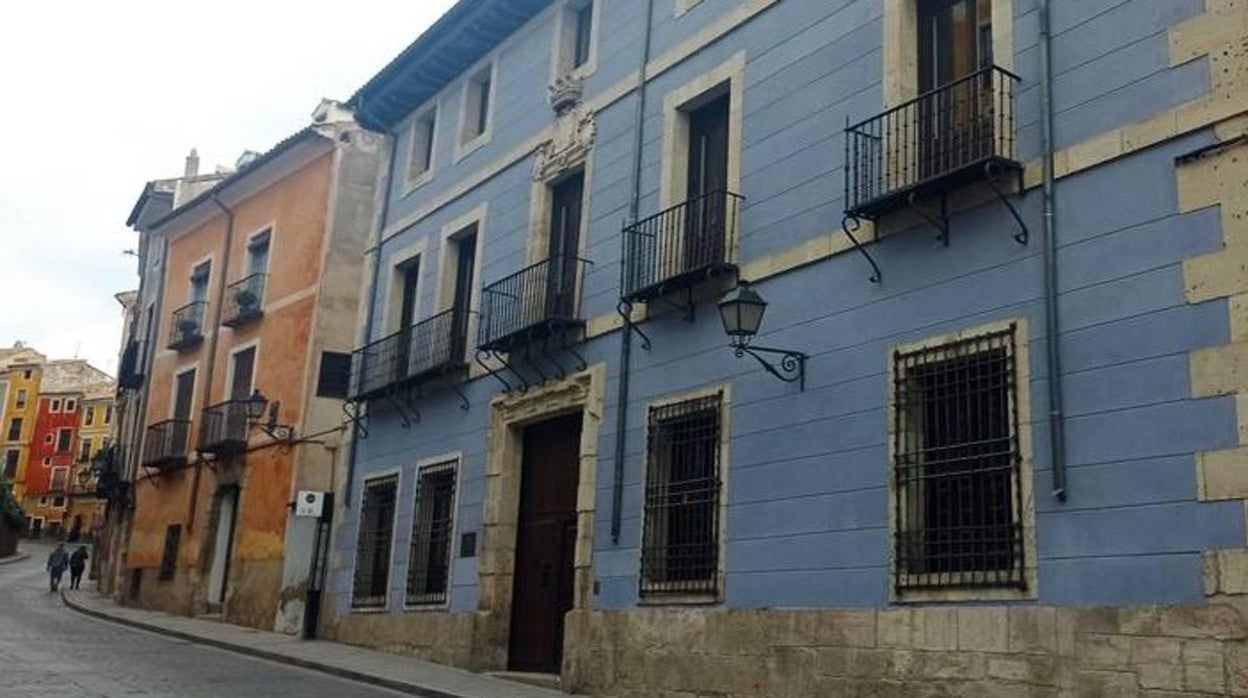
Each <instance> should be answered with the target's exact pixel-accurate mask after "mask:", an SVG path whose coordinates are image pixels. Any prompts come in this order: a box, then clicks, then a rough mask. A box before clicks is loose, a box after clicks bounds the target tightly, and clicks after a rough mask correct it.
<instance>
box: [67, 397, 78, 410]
mask: <svg viewBox="0 0 1248 698" xmlns="http://www.w3.org/2000/svg"><path fill="white" fill-rule="evenodd" d="M77 406H78V402H77V401H76V400H74V399H73V398H66V399H65V408H64V411H65V414H69V413H70V412H73V411H74V409H75V408H76V407H77Z"/></svg>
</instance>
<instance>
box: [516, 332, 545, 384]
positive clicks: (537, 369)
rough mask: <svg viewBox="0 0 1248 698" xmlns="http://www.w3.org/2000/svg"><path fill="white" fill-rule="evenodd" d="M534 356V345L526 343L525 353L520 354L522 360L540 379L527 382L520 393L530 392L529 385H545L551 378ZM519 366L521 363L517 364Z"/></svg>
mask: <svg viewBox="0 0 1248 698" xmlns="http://www.w3.org/2000/svg"><path fill="white" fill-rule="evenodd" d="M532 354H533V343H532V342H525V344H524V351H522V352H520V360H521V361H523V362H524V363H525V364H528V366H529V368H531V369H533V372H534V373H536V374H537V376H538V379H537V380H536V381H526V385H525V386H524V388H522V389H521V390H520V392H522V393H523V392H526V391H527V390H528V388H529V385H541V384H542V383H545V382H546V381H547V380H549V378H550V376H547V375H546V372H545V371H543V370H542V365H541V364H540V363H538V362H537V361H534V360H533V355H532ZM518 364H519V362H517V365H518ZM512 370H513V371H514V370H515V367H512Z"/></svg>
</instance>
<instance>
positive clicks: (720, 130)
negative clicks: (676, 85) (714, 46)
mask: <svg viewBox="0 0 1248 698" xmlns="http://www.w3.org/2000/svg"><path fill="white" fill-rule="evenodd" d="M729 105H730V100H729V96H728V95H724V96H722V97H719V98H717V99H716V100H714V101H713V102H711V103H709V104H707V105H705V106H703V107H699V108H698V109H697V110H696V111H693V112H691V113H690V114H689V180H688V182H687V188H688V191H687V193H688V202H689V209H688V211H687V213H686V215H685V265H684V271H692V270H694V269H700V268H702V267H705V266H708V265H710V264H715V263H718V262H722V261H724V248H725V244H724V243H725V241H724V232H725V225H724V224H725V215H726V213H727V206H726V203H727V196H726V192H727V189H728V110H729Z"/></svg>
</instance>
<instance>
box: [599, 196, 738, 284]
mask: <svg viewBox="0 0 1248 698" xmlns="http://www.w3.org/2000/svg"><path fill="white" fill-rule="evenodd" d="M742 201H744V198H743V197H741V196H740V195H739V194H733V193H732V192H729V191H725V190H722V189H721V190H717V191H713V192H709V193H707V194H703V195H702V196H699V197H697V198H694V199H690V200H688V201H686V202H684V203H682V204H678V205H676V206H673V207H671V208H669V209H667V210H665V211H661V212H659V213H657V214H655V215H653V216H650V217H649V218H644V219H642V220H639V221H637V222H636V223H633V224H632V225H628V226H625V227H624V234H623V237H624V258H623V270H622V277H623V278H622V279H621V283H620V288H621V296H622V297H623V298H624V299H625V300H629V301H649V300H653V299H655V298H658V297H660V296H663V295H666V294H668V293H671V292H673V291H679V290H683V289H687V288H690V287H692V286H695V285H697V284H699V283H701V282H702V281H704V280H706V279H707V278H709V277H712V276H716V275H719V274H723V273H726V272H731V271H735V269H736V267H735V265H733V264H731V263H729V261H728V260H729V251H730V250H732V249H733V247H734V246H735V245H736V240H737V222H738V218H739V215H740V209H741V202H742Z"/></svg>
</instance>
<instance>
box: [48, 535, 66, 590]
mask: <svg viewBox="0 0 1248 698" xmlns="http://www.w3.org/2000/svg"><path fill="white" fill-rule="evenodd" d="M68 566H69V555H68V554H66V552H65V544H64V543H57V544H56V549H55V550H53V551H52V554H50V555H48V585H49V586H50V587H51V589H50V591H52V592H53V593H55V592H56V588H57V587H59V586H60V585H61V577H62V576H63V575H64V574H65V568H66V567H68Z"/></svg>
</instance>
